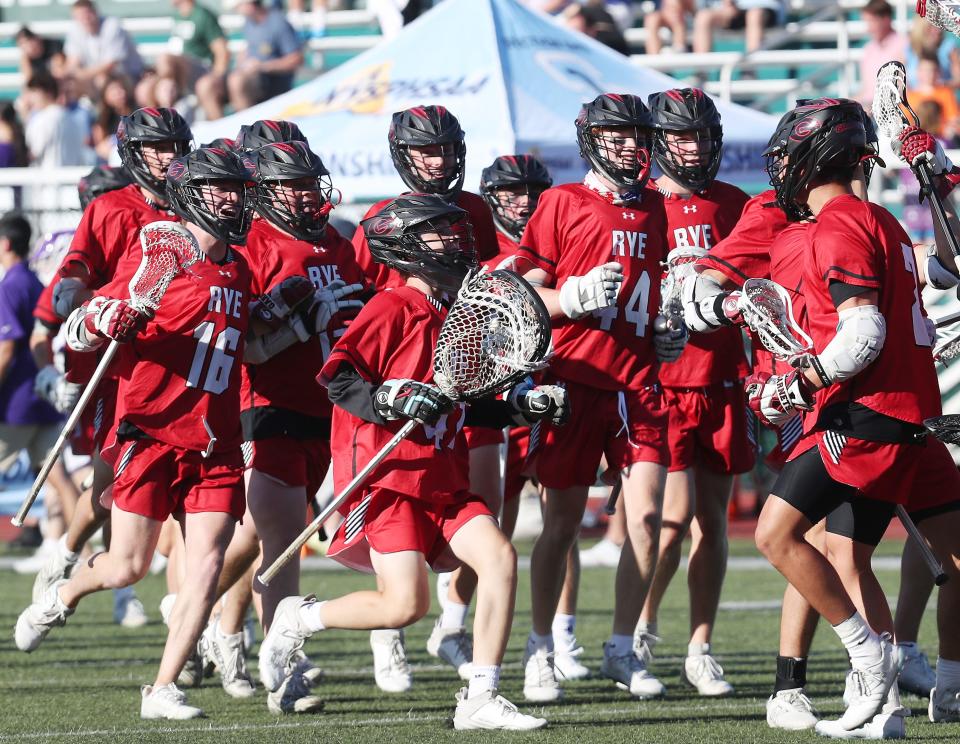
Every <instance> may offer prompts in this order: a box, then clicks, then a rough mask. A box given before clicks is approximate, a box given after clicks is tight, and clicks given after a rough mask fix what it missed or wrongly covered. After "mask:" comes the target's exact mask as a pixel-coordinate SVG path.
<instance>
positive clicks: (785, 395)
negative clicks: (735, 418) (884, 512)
mask: <svg viewBox="0 0 960 744" xmlns="http://www.w3.org/2000/svg"><path fill="white" fill-rule="evenodd" d="M746 390H747V403H748V404H749V406H750V408H751V409H752V410H753V412H754V413H755V414H757V415H758V416H759V417H760V418H761V419H763V420H764V421H766V422H767V423H768V424H770V425H771V426H783V425H784V424H785V423H786V422H787V421H789V420H790V419H791V418H793V417H794V416H795V415H797V411H812V410H813V394H812V393H811V392H810V390H809V388H808V387H807V381H806V380H805V379H804V377H803V374H802V373H801V372H800V371H798V370H795V369H792V370H790V371H789V372H787V373H786V374H784V375H774V376H772V377H766V376H765V375H756V374H755V375H750V377H748V378H747V380H746Z"/></svg>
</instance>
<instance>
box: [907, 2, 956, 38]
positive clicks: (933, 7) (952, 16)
mask: <svg viewBox="0 0 960 744" xmlns="http://www.w3.org/2000/svg"><path fill="white" fill-rule="evenodd" d="M958 9H960V3H957V2H956V0H953V1H952V2H951V0H917V15H918V16H921V17H922V18H926V19H927V23H929V24H930V25H931V26H935V27H936V28H939V29H942V30H944V31H949V32H950V33H951V34H956V35H960V14H958V12H957V11H958Z"/></svg>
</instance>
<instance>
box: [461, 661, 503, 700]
mask: <svg viewBox="0 0 960 744" xmlns="http://www.w3.org/2000/svg"><path fill="white" fill-rule="evenodd" d="M470 668H471V671H472V674H471V677H470V687H469V688H468V689H467V699H469V698H472V697H475V696H476V695H482V694H483V693H485V692H496V691H497V688H498V687H499V686H500V667H499V666H477V665H476V664H473V665H472V666H471V667H470Z"/></svg>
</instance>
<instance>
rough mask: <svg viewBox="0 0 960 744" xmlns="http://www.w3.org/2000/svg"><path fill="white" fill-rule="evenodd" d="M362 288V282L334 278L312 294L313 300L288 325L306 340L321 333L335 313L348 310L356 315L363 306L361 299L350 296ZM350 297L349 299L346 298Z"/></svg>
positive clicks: (299, 336)
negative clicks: (352, 282)
mask: <svg viewBox="0 0 960 744" xmlns="http://www.w3.org/2000/svg"><path fill="white" fill-rule="evenodd" d="M362 290H363V285H362V284H347V283H346V282H344V281H343V280H342V279H334V280H333V281H332V282H330V283H329V284H328V285H327V286H326V287H324V288H323V289H318V290H317V291H316V292H315V293H314V295H313V301H312V302H311V303H310V304H309V305H307V307H306V310H305V311H304V312H301V313H297V314H296V315H295V316H294V317H293V318H291V319H290V327H291V328H293V330H294V332H295V333H296V334H297V338H299V339H300V340H301V341H306V340H307V339H308V338H310V336H312V335H316V334H318V333H323V332H324V331H326V330H327V326H328V325H330V320H331V318H333V316H334V315H336V314H337V313H342V312H349V313H352V314H353V315H356V314H357V313H358V312H360V310H361V308H363V300H361V299H359V298H357V297H352V298H351V295H355V294H356V293H357V292H360V291H362ZM346 298H350V299H346Z"/></svg>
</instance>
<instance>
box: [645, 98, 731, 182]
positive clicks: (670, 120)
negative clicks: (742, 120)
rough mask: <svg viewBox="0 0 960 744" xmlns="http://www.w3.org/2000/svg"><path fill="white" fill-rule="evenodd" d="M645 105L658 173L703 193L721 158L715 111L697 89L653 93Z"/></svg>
mask: <svg viewBox="0 0 960 744" xmlns="http://www.w3.org/2000/svg"><path fill="white" fill-rule="evenodd" d="M648 103H649V106H650V116H651V118H652V119H653V127H654V129H653V156H654V158H655V159H656V161H657V165H659V166H660V170H662V171H663V172H664V173H665V174H666V175H667V176H668V177H669V178H670V179H671V180H673V181H675V182H676V183H678V184H680V185H681V186H684V187H685V188H688V189H690V190H691V191H693V192H698V191H703V190H704V189H705V188H707V187H708V186H709V185H710V184H711V183H712V182H713V180H714V179H715V178H716V177H717V172H718V171H719V170H720V160H721V158H722V156H723V128H722V126H721V123H720V112H719V111H717V107H716V106H715V105H714V103H713V101H712V100H711V99H710V97H709V96H708V95H707V94H706V93H704V92H703V91H702V90H700V89H699V88H682V89H674V90H668V91H664V92H662V93H654V94H653V95H652V96H650V98H649V101H648Z"/></svg>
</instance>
